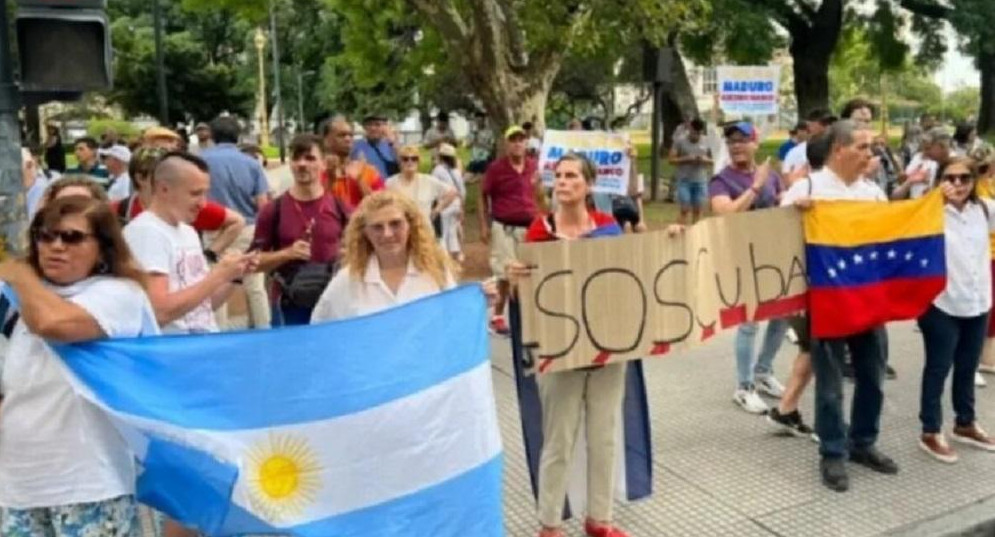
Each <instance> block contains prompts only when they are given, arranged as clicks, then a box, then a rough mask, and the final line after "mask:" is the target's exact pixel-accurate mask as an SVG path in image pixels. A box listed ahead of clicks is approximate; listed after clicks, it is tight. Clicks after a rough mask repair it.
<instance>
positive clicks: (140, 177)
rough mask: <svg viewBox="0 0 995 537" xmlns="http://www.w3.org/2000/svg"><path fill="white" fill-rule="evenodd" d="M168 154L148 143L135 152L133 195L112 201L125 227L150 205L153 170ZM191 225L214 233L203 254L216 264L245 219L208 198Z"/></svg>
mask: <svg viewBox="0 0 995 537" xmlns="http://www.w3.org/2000/svg"><path fill="white" fill-rule="evenodd" d="M168 153H169V152H168V151H167V150H166V149H164V148H160V147H148V146H145V147H142V148H139V149H138V150H137V151H135V154H134V156H132V158H131V163H130V164H129V165H128V166H129V168H128V175H129V176H131V192H132V194H131V196H130V197H128V198H125V199H123V200H121V201H117V202H114V203H113V204H112V207H113V210H114V214H116V215H117V216H118V220H120V222H121V226H122V227H123V226H125V225H127V224H128V222H130V221H131V220H132V219H133V218H135V217H136V216H138V215H140V214H142V212H143V211H145V208H146V207H148V206H149V205H151V203H152V172H153V171H154V170H155V167H156V165H157V164H159V161H160V160H162V158H163V157H164V156H165V155H166V154H168ZM191 225H192V226H193V228H194V229H195V230H197V231H198V232H199V233H205V232H215V234H214V236H213V237H212V239H211V241H210V244H206V248H205V249H204V255H205V256H206V257H207V260H208V261H210V262H212V263H216V262H217V260H218V258H219V257H220V256H221V254H223V253H224V252H225V250H226V249H227V248H228V247H230V246H231V245H232V244H233V243H234V242H235V240H236V239H238V236H239V234H240V233H241V232H242V228H244V227H245V219H244V218H242V215H240V214H238V213H237V212H235V211H232V210H231V209H228V208H227V207H225V206H224V205H221V204H219V203H215V202H213V201H208V202H207V203H206V204H204V208H203V209H201V210H200V213H198V214H197V218H196V219H195V220H194V221H193V223H192V224H191Z"/></svg>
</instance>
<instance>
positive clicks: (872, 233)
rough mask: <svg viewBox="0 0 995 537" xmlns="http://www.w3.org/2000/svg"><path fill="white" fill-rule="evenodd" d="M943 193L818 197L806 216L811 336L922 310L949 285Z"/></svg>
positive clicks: (844, 332) (853, 330) (852, 330)
mask: <svg viewBox="0 0 995 537" xmlns="http://www.w3.org/2000/svg"><path fill="white" fill-rule="evenodd" d="M943 225H944V224H943V196H942V195H941V194H940V193H939V192H934V193H932V194H930V195H928V196H926V197H923V198H920V199H917V200H912V201H900V202H893V203H881V202H866V201H820V202H816V203H815V206H814V207H813V208H812V209H811V210H810V211H808V212H807V213H806V215H805V243H806V244H805V257H806V260H807V267H808V277H809V313H810V315H811V322H812V335H813V336H814V337H818V338H834V337H843V336H848V335H852V334H857V333H860V332H863V331H866V330H869V329H871V328H874V327H876V326H880V325H882V324H884V323H886V322H888V321H898V320H905V319H914V318H916V317H918V316H920V315H922V314H923V313H924V312H925V311H926V309H928V308H929V305H930V304H931V303H932V302H933V299H935V298H936V296H937V295H939V294H940V293H941V292H942V291H943V289H944V287H945V286H946V281H947V279H946V258H945V252H944V241H943Z"/></svg>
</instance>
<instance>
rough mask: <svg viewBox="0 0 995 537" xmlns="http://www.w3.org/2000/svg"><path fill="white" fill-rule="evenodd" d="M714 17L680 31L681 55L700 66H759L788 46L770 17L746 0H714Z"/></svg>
mask: <svg viewBox="0 0 995 537" xmlns="http://www.w3.org/2000/svg"><path fill="white" fill-rule="evenodd" d="M711 4H712V11H713V13H714V14H715V16H712V17H708V18H707V19H706V20H705V21H703V22H702V23H701V24H700V25H698V27H696V28H695V27H692V28H684V27H682V31H681V49H682V52H683V53H684V54H685V55H686V56H687V57H688V58H690V59H691V60H692V61H694V62H695V63H697V64H699V65H713V64H716V63H731V64H734V65H756V64H764V63H767V62H769V61H770V59H771V58H772V57H773V56H774V52H775V51H777V50H779V49H783V48H785V47H787V41H786V40H785V38H784V37H783V36H782V34H781V33H780V32H778V31H777V30H776V29H775V27H774V26H775V25H774V21H773V19H772V18H771V17H770V14H769V13H768V12H767V11H765V10H763V9H756V6H751V5H748V2H744V0H712V2H711Z"/></svg>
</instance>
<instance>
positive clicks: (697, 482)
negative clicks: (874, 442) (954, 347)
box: [492, 323, 995, 537]
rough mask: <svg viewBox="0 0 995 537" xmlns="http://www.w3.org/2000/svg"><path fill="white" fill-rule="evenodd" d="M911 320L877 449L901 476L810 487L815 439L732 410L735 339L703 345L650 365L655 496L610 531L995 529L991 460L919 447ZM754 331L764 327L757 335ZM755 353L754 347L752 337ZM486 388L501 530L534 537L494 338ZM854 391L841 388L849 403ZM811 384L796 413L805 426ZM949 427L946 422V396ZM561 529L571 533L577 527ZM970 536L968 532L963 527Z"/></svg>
mask: <svg viewBox="0 0 995 537" xmlns="http://www.w3.org/2000/svg"><path fill="white" fill-rule="evenodd" d="M912 327H913V325H912V324H911V323H900V324H896V325H894V326H893V327H892V328H891V330H890V335H891V339H890V346H891V353H892V356H891V363H892V365H893V366H894V367H895V369H897V370H898V379H897V380H894V381H888V382H887V384H886V386H885V397H886V400H885V408H884V413H883V416H882V434H881V438H880V442H879V446H880V447H881V449H882V450H883V451H884V452H885V453H887V454H889V455H890V456H892V457H894V458H895V459H896V461H897V462H898V464H899V465H900V466H901V472H900V473H899V475H897V476H884V475H880V474H875V473H873V472H871V471H870V470H866V469H864V468H862V467H854V466H852V465H851V466H850V491H849V492H847V493H845V494H839V493H835V492H832V491H829V490H828V489H826V488H824V487H823V486H822V485H821V483H820V480H819V473H818V453H817V447H816V445H815V444H814V443H813V442H811V441H809V440H806V439H799V438H791V437H781V436H776V435H774V434H772V432H771V429H770V428H769V426H768V424H767V422H766V421H765V419H764V418H762V417H757V416H752V415H749V414H746V413H745V412H743V411H742V410H740V409H739V407H738V406H736V405H735V404H734V403H733V402H732V392H733V388H734V385H735V360H734V358H733V356H732V334H731V333H726V334H722V335H720V336H717V337H716V338H715V340H714V341H713V342H712V343H710V344H709V345H706V346H704V347H701V348H698V349H695V350H692V351H687V352H682V353H677V354H674V355H668V356H667V357H665V358H659V359H656V360H648V361H647V362H646V374H647V385H648V389H649V392H650V393H649V401H650V412H651V419H652V427H653V447H654V489H655V494H654V496H653V497H652V498H650V499H649V500H646V501H643V502H640V503H637V504H633V505H628V506H623V507H619V508H618V509H617V511H616V520H617V523H618V524H619V525H620V526H622V527H623V528H625V529H627V530H628V531H629V532H630V534H631V535H632V536H633V537H669V536H695V537H700V536H725V535H728V536H736V537H754V536H755V537H767V536H784V537H788V536H798V537H820V536H826V537H829V536H833V537H836V536H840V537H860V536H876V535H889V536H905V537H912V536H916V537H919V536H921V537H926V536H939V535H958V534H961V532H964V531H966V530H969V529H971V528H974V531H975V532H976V533H971V534H970V535H979V536H980V535H987V536H991V535H995V526H987V527H986V529H978V528H977V524H979V523H982V522H985V521H986V519H989V521H990V520H995V453H985V452H981V451H977V450H973V449H970V448H967V447H963V446H959V445H955V446H954V447H955V449H957V450H958V453H959V454H960V456H961V458H960V462H958V463H957V464H955V465H945V464H942V463H939V462H936V461H933V460H932V459H930V458H928V457H927V455H925V454H924V453H922V452H921V451H919V448H918V445H917V438H918V434H919V420H918V417H917V416H918V413H919V382H920V379H921V372H922V362H923V357H922V356H923V353H922V342H921V336H920V334H918V333H917V332H914V331H913V328H912ZM761 333H762V332H761ZM758 348H759V341H758ZM492 349H493V361H494V367H495V370H494V382H495V388H496V390H495V391H496V395H497V401H498V408H499V412H500V418H501V429H502V436H503V438H504V446H505V454H506V463H505V464H506V470H505V521H506V522H505V523H506V527H507V531H508V535H509V536H514V537H530V536H534V535H536V534H537V530H538V525H537V523H536V522H535V515H534V512H535V504H534V501H533V499H532V493H531V490H530V487H529V480H528V470H527V468H526V465H525V460H524V454H523V447H522V439H521V424H520V421H519V417H518V408H517V400H516V397H515V385H514V379H513V377H512V370H511V351H510V343H509V340H507V339H503V338H493V339H492ZM795 352H796V347H795V346H794V345H791V344H790V343H788V342H785V345H784V346H783V347H782V349H781V353H780V354H779V355H778V358H777V361H776V362H775V369H776V371H777V374H778V377H779V378H780V379H782V380H784V379H786V377H787V372H788V370H789V368H790V366H791V361H792V359H793V357H794V354H795ZM988 379H989V381H992V382H993V386H992V387H989V388H980V389H978V394H977V410H978V418H979V421H980V423H981V424H982V425H983V426H987V428H988V429H989V430H995V377H988ZM850 388H852V384H851V383H848V384H847V396H848V400H849V394H850ZM813 391H814V390H813V388H812V387H810V388H809V390H808V393H807V394H806V397H805V398H804V399H803V401H802V406H801V409H802V413H803V414H804V416H805V418H806V420H807V421H809V423H811V422H812V421H814V419H813V418H814V416H813V411H812V392H813ZM944 404H945V414H944V418H945V424H946V425H947V428H949V424H950V423H951V422H952V420H953V418H952V414H951V411H950V407H949V404H950V403H949V392H948V393H947V396H946V398H945V401H944ZM568 528H569V533H568V534H569V535H571V536H574V535H576V536H580V535H582V534H583V533H582V530H581V529H580V527H579V525H578V524H577V523H576V522H574V523H573V524H571V525H569V526H568ZM965 534H966V533H965Z"/></svg>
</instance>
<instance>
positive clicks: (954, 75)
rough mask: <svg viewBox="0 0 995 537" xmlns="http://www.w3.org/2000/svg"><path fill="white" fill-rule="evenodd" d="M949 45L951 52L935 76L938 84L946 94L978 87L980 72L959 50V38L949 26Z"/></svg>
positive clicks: (948, 52)
mask: <svg viewBox="0 0 995 537" xmlns="http://www.w3.org/2000/svg"><path fill="white" fill-rule="evenodd" d="M947 43H948V46H949V48H950V50H948V51H947V54H946V56H945V57H944V60H943V67H942V68H941V69H940V70H939V71H937V72H936V74H935V75H933V78H934V80H936V83H937V84H939V85H940V87H941V88H942V89H943V91H944V92H945V93H949V92H951V91H955V90H957V89H960V88H964V87H978V86H979V85H980V84H981V81H980V80H979V79H978V76H979V75H978V70H977V69H975V68H974V61H973V60H972V59H971V58H969V57H967V56H964V55H963V54H961V53H960V51H959V50H957V36H956V35H955V34H954V31H953V29H952V28H951V27H950V25H949V24H948V25H947Z"/></svg>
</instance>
